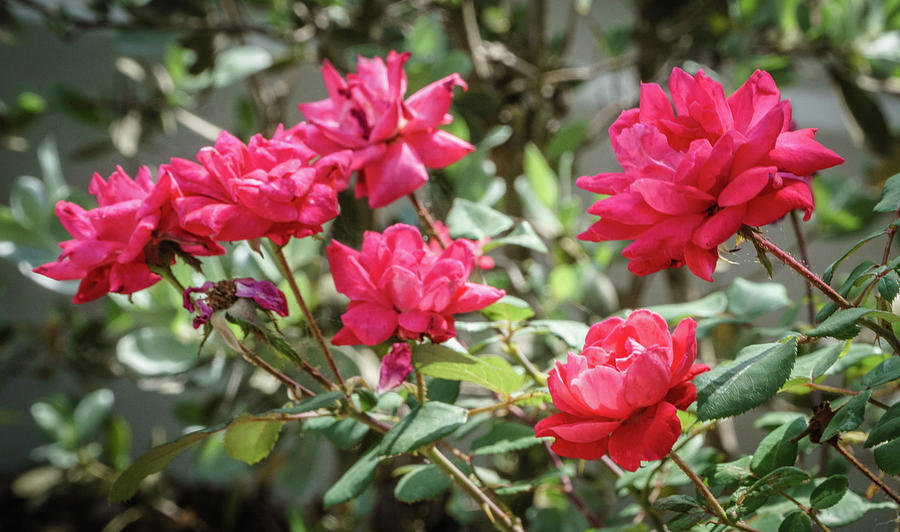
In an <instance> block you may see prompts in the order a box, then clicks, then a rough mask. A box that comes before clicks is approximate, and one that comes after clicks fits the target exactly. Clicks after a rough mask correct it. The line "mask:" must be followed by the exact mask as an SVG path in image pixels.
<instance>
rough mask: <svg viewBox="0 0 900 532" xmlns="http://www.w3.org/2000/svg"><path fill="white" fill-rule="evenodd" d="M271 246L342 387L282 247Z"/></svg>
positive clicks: (332, 360) (323, 338)
mask: <svg viewBox="0 0 900 532" xmlns="http://www.w3.org/2000/svg"><path fill="white" fill-rule="evenodd" d="M271 247H272V249H273V250H274V255H275V259H276V260H277V262H278V269H280V270H281V274H282V275H284V278H285V279H287V282H288V285H289V286H290V287H291V292H293V293H294V297H295V298H296V299H297V303H298V304H299V305H300V310H301V311H302V312H303V316H304V317H305V318H306V325H307V327H309V330H310V331H311V332H312V334H313V336H314V337H315V339H316V343H318V344H319V348H320V349H321V350H322V354H324V355H325V360H327V361H328V366H329V367H330V368H331V372H332V373H334V376H335V378H337V380H338V383H340V385H341V388H343V387H344V377H343V376H341V372H340V370H339V369H338V367H337V364H336V363H335V362H334V357H333V356H331V350H330V349H328V343H326V342H325V336H323V335H322V329H320V328H319V324H318V323H316V320H315V318H313V315H312V312H310V311H309V307H307V306H306V301H304V300H303V295H302V294H301V293H300V287H298V286H297V280H296V279H294V274H293V273H292V272H291V267H290V266H289V265H288V262H287V259H286V258H285V257H284V251H283V248H282V247H281V246H276V245H275V244H274V243H273V244H272V246H271Z"/></svg>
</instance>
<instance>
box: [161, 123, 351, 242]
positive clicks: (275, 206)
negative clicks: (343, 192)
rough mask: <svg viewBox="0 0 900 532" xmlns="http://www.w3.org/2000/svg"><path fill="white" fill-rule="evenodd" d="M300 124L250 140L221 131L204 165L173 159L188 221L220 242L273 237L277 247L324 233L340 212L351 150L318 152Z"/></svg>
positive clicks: (204, 154) (204, 153) (178, 201)
mask: <svg viewBox="0 0 900 532" xmlns="http://www.w3.org/2000/svg"><path fill="white" fill-rule="evenodd" d="M295 132H296V129H291V130H288V131H284V130H283V129H282V128H281V126H279V127H278V130H277V131H276V132H275V134H274V135H273V136H272V138H271V139H267V138H265V137H263V136H262V135H254V136H253V137H252V138H251V139H250V142H249V143H248V144H246V145H245V144H244V143H243V142H241V141H240V139H238V138H237V137H235V136H233V135H232V134H230V133H228V132H227V131H223V132H222V133H220V134H219V138H218V139H216V143H215V145H214V146H212V147H206V148H203V149H201V150H200V151H199V152H198V153H197V160H198V161H199V164H198V163H196V162H193V161H188V160H186V159H178V158H174V159H172V161H171V164H170V165H168V169H169V170H170V171H171V172H172V174H173V175H174V176H175V181H176V182H177V184H178V190H179V194H178V197H176V198H175V199H174V200H173V204H174V206H175V210H176V211H177V212H178V216H179V218H180V220H181V223H182V225H183V226H184V227H185V228H187V229H189V230H191V231H193V232H195V233H198V234H202V235H208V236H210V237H211V238H213V239H215V240H218V241H233V240H249V239H253V238H260V237H268V238H270V239H271V240H272V241H273V242H275V243H276V244H279V245H283V244H285V243H287V241H288V240H289V239H290V238H291V237H296V238H302V237H304V236H309V235H311V234H314V233H319V232H321V231H322V224H324V223H325V222H327V221H329V220H331V219H333V218H334V217H335V216H337V215H338V201H337V189H338V186H339V184H340V183H343V184H344V186H346V182H347V180H348V179H349V172H350V169H349V167H350V152H348V151H343V152H337V153H333V154H331V155H328V156H325V157H321V158H319V159H316V160H315V162H312V161H313V159H315V158H316V157H318V155H319V154H318V153H316V152H315V151H313V150H311V149H310V148H309V147H307V146H306V145H304V144H303V143H302V142H300V141H299V140H298V139H297V137H296V136H295Z"/></svg>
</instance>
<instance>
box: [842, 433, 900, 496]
mask: <svg viewBox="0 0 900 532" xmlns="http://www.w3.org/2000/svg"><path fill="white" fill-rule="evenodd" d="M828 443H830V444H831V446H832V447H834V448H835V449H837V452H839V453H841V455H843V456H844V458H846V459H847V460H848V461H849V462H850V463H851V464H853V466H854V467H856V469H859V470H860V471H861V472H862V474H863V475H865V476H867V477H868V478H869V480H871V481H872V482H873V483H874V484H875V485H876V486H878V487H879V488H881V491H883V492H885V493H887V495H888V497H890V498H892V499H894V502H896V503H897V504H900V495H897V494H896V493H894V491H893V490H892V489H891V488H889V487H888V485H887V484H885V483H884V481H883V480H881V479H880V478H878V477H876V476H875V474H874V473H872V472H871V471H869V468H867V467H866V466H864V465H863V464H862V462H860V461H859V460H857V459H856V457H855V456H853V454H852V453H850V451H848V450H847V449H845V448H844V447H843V446H842V445H841V444H840V442H838V441H837V440H836V439H835V440H829V442H828Z"/></svg>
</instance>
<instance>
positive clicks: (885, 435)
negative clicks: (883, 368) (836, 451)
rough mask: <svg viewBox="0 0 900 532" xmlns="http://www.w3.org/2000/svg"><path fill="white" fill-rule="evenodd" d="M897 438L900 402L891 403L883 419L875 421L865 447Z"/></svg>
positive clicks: (898, 435) (899, 421) (899, 430)
mask: <svg viewBox="0 0 900 532" xmlns="http://www.w3.org/2000/svg"><path fill="white" fill-rule="evenodd" d="M889 360H890V359H889ZM896 438H900V403H894V404H893V405H891V407H890V408H888V409H887V412H885V413H884V414H883V415H882V416H881V419H879V420H878V422H877V423H875V426H874V427H872V431H871V432H869V437H868V438H866V443H865V447H872V446H873V445H878V444H879V443H883V442H886V441H888V440H893V439H896Z"/></svg>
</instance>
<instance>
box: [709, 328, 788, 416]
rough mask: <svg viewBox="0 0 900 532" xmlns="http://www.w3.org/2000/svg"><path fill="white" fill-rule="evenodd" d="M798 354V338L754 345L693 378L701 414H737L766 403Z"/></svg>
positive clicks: (782, 380)
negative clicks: (730, 359) (733, 359)
mask: <svg viewBox="0 0 900 532" xmlns="http://www.w3.org/2000/svg"><path fill="white" fill-rule="evenodd" d="M796 353H797V340H796V339H791V340H789V341H787V342H778V343H771V344H758V345H751V346H748V347H745V348H744V349H742V350H741V351H740V353H738V357H737V358H736V359H735V361H734V362H732V363H730V364H726V365H722V366H719V367H717V368H715V369H713V370H712V371H709V372H707V373H702V374H700V375H698V376H697V377H696V378H695V379H694V384H695V385H696V387H697V415H698V417H699V418H700V419H702V420H708V419H715V418H721V417H728V416H736V415H738V414H741V413H743V412H746V411H747V410H750V409H751V408H753V407H756V406H759V405H761V404H763V403H764V402H766V400H768V399H769V398H770V397H772V396H773V395H775V393H777V392H778V389H779V388H781V385H782V384H784V381H786V380H787V378H788V376H789V375H790V373H791V368H792V367H793V365H794V358H795V356H796Z"/></svg>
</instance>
